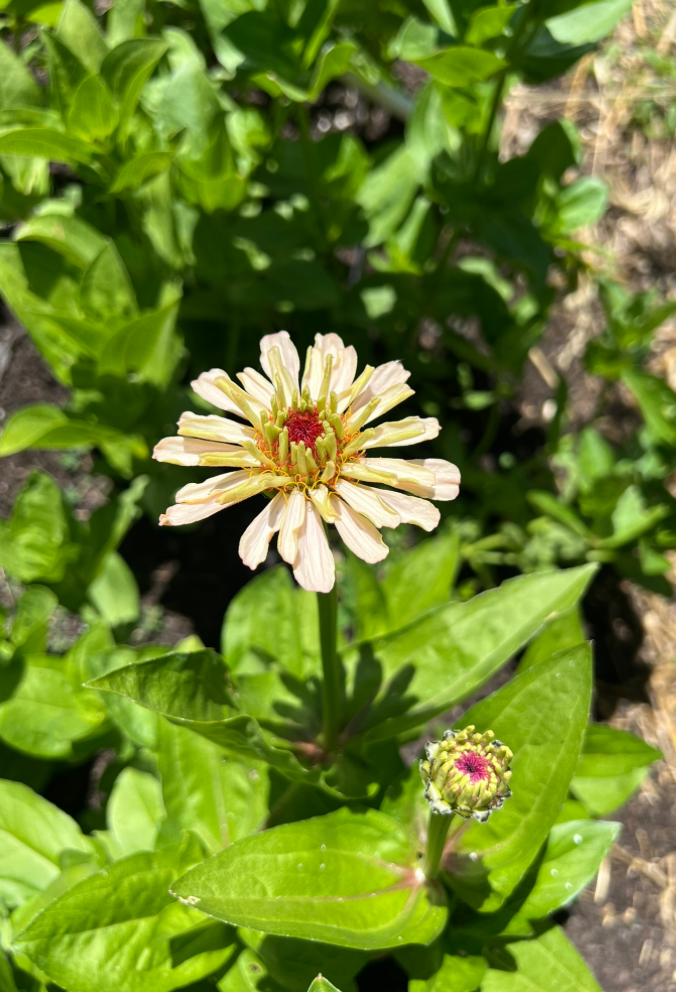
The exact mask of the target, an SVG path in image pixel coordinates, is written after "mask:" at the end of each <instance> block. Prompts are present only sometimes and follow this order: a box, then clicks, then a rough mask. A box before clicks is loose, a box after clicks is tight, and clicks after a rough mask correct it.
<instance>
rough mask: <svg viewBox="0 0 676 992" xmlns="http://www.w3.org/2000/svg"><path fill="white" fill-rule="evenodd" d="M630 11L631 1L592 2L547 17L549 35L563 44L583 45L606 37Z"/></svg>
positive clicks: (600, 0) (595, 0) (609, 0)
mask: <svg viewBox="0 0 676 992" xmlns="http://www.w3.org/2000/svg"><path fill="white" fill-rule="evenodd" d="M630 8H631V0H594V2H592V3H582V4H579V5H576V6H575V7H573V9H572V10H568V11H566V13H565V14H559V15H558V16H557V17H550V18H549V19H548V20H547V21H545V24H546V26H547V29H548V31H549V33H550V34H551V35H552V37H553V38H555V39H556V41H558V42H560V43H561V44H563V45H586V44H589V43H590V42H595V41H600V40H601V38H603V37H605V35H607V34H609V33H610V32H611V31H612V30H613V28H614V27H615V25H616V24H617V23H618V22H619V21H621V20H622V18H623V17H624V15H625V14H626V13H628V11H629V9H630Z"/></svg>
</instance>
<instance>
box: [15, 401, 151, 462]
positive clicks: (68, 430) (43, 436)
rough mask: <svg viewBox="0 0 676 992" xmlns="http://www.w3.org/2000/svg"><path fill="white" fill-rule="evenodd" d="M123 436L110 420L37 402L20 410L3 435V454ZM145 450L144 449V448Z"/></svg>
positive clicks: (91, 443)
mask: <svg viewBox="0 0 676 992" xmlns="http://www.w3.org/2000/svg"><path fill="white" fill-rule="evenodd" d="M120 437H123V435H122V434H121V432H120V431H118V430H116V428H114V427H108V426H107V425H106V424H97V423H94V422H93V421H89V420H78V419H76V418H75V417H69V416H68V414H66V413H64V412H63V410H60V409H59V408H58V407H56V406H48V405H47V404H36V405H35V406H28V407H24V409H23V410H17V412H16V413H15V414H13V415H12V416H11V417H9V418H8V420H7V425H6V427H5V429H4V430H3V432H2V435H0V457H2V456H4V455H13V454H15V453H16V452H17V451H25V449H26V448H78V447H82V446H83V445H84V446H87V447H91V446H92V445H100V444H106V443H109V444H110V443H113V442H115V441H116V440H118V438H120ZM141 450H142V449H141Z"/></svg>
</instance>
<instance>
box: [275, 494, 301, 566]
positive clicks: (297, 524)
mask: <svg viewBox="0 0 676 992" xmlns="http://www.w3.org/2000/svg"><path fill="white" fill-rule="evenodd" d="M306 505H307V500H306V499H305V496H304V495H303V493H302V492H301V491H300V489H294V490H293V491H292V493H291V495H290V496H289V498H288V499H287V501H286V507H285V509H284V514H283V516H282V520H281V524H280V527H279V537H278V538H277V550H278V551H279V554H280V555H281V557H282V558H283V559H284V561H288V563H289V565H293V563H294V562H295V560H296V557H297V555H298V535H299V532H300V529H301V527H302V526H303V521H304V519H305V511H306Z"/></svg>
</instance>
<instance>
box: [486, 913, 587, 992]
mask: <svg viewBox="0 0 676 992" xmlns="http://www.w3.org/2000/svg"><path fill="white" fill-rule="evenodd" d="M500 958H501V962H502V963H503V967H504V968H505V969H507V970H504V971H501V970H498V968H497V966H496V965H497V962H496V964H492V965H491V967H490V968H489V969H488V971H487V972H486V975H485V976H484V980H483V982H482V983H481V992H534V989H537V992H601V989H600V988H599V986H598V985H597V984H596V981H595V980H594V976H593V975H592V974H591V972H590V971H589V969H588V968H587V965H586V964H585V963H584V961H583V960H582V958H581V957H580V955H579V954H578V953H577V951H576V950H575V948H574V947H573V945H572V944H571V943H570V942H569V941H568V940H567V938H566V937H565V935H564V933H563V930H561V929H559V927H553V928H552V929H551V930H548V931H547V932H546V933H544V934H542V936H541V937H538V938H537V939H536V940H523V941H519V942H517V943H514V944H508V945H507V946H506V947H505V948H504V950H503V951H502V954H501V955H500Z"/></svg>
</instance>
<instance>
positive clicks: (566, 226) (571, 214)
mask: <svg viewBox="0 0 676 992" xmlns="http://www.w3.org/2000/svg"><path fill="white" fill-rule="evenodd" d="M556 205H557V211H558V221H559V224H560V225H561V230H563V231H566V232H568V231H577V230H579V229H580V228H581V227H588V226H589V225H591V224H595V223H596V222H597V221H598V220H600V219H601V217H603V215H604V213H605V212H606V209H607V207H608V186H607V184H606V183H604V182H603V181H602V180H600V179H595V178H594V177H593V176H584V177H583V178H582V179H578V181H577V182H576V183H571V185H570V186H566V187H565V188H564V189H562V190H561V192H560V193H559V195H558V197H557V199H556Z"/></svg>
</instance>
